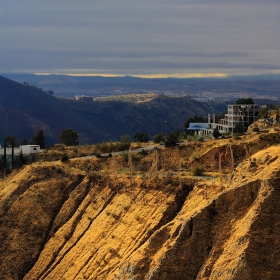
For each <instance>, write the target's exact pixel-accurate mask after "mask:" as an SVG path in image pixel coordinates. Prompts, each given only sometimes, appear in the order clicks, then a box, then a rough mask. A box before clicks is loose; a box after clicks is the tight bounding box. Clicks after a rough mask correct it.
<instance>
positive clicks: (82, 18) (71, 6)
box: [0, 0, 280, 77]
mask: <svg viewBox="0 0 280 280" xmlns="http://www.w3.org/2000/svg"><path fill="white" fill-rule="evenodd" d="M0 73H41V74H48V73H53V74H72V75H104V76H106V75H108V76H110V75H120V76H121V75H135V76H142V77H192V76H196V77H200V76H217V77H223V76H225V75H255V74H269V73H277V74H279V73H280V1H279V0H262V1H261V0H242V1H241V0H211V1H209V0H196V1H194V0H193V1H189V0H141V1H136V0H103V1H101V0H82V1H77V0H59V1H57V0H40V1H35V0H25V1H22V0H1V3H0Z"/></svg>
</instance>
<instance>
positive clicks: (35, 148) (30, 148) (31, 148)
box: [19, 145, 41, 155]
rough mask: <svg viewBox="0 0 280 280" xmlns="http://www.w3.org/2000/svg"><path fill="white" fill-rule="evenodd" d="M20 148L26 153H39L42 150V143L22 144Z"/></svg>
mask: <svg viewBox="0 0 280 280" xmlns="http://www.w3.org/2000/svg"><path fill="white" fill-rule="evenodd" d="M19 148H20V151H21V152H22V154H24V155H30V154H37V153H40V151H41V150H40V145H22V146H19Z"/></svg>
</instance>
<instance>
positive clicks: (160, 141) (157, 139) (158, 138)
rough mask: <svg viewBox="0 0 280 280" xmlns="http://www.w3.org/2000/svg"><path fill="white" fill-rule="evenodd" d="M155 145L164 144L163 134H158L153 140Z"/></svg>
mask: <svg viewBox="0 0 280 280" xmlns="http://www.w3.org/2000/svg"><path fill="white" fill-rule="evenodd" d="M153 141H154V143H162V142H164V135H163V133H162V132H159V133H158V134H156V135H155V136H154V139H153Z"/></svg>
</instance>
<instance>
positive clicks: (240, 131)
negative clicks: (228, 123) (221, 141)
mask: <svg viewBox="0 0 280 280" xmlns="http://www.w3.org/2000/svg"><path fill="white" fill-rule="evenodd" d="M244 132H245V128H244V126H243V125H242V124H241V123H238V124H237V125H236V126H235V127H234V129H233V133H234V134H238V135H242V134H244Z"/></svg>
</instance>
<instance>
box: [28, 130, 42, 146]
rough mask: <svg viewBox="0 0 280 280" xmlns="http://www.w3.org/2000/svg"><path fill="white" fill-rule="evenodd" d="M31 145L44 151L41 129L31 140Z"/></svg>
mask: <svg viewBox="0 0 280 280" xmlns="http://www.w3.org/2000/svg"><path fill="white" fill-rule="evenodd" d="M31 144H32V145H40V148H41V149H45V136H44V132H43V130H42V129H40V130H38V132H37V134H35V135H33V136H32V138H31Z"/></svg>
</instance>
